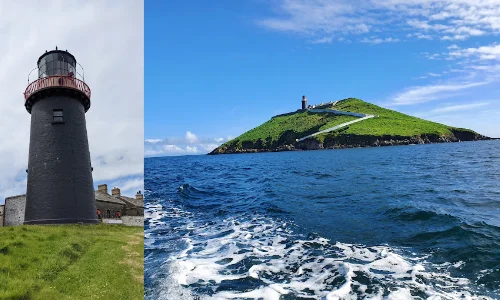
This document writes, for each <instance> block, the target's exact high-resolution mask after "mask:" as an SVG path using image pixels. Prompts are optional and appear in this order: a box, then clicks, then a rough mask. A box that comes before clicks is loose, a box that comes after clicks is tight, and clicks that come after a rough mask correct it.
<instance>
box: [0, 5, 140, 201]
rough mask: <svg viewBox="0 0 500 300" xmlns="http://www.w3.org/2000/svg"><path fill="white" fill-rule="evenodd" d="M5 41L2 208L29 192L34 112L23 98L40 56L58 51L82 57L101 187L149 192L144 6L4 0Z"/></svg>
mask: <svg viewBox="0 0 500 300" xmlns="http://www.w3.org/2000/svg"><path fill="white" fill-rule="evenodd" d="M0 36H1V41H2V42H1V47H0V70H2V72H1V73H0V99H2V100H1V101H2V106H1V108H0V118H1V119H2V126H1V127H0V139H1V140H2V141H3V142H2V143H1V144H0V153H1V154H2V155H1V156H0V170H1V171H0V204H2V203H3V202H4V198H5V197H8V196H12V195H18V194H24V193H25V192H26V171H25V170H26V169H27V166H28V147H29V134H30V114H29V113H28V112H27V111H26V109H25V107H24V97H23V93H24V90H25V89H26V87H27V85H28V74H29V73H30V71H31V70H32V69H33V68H35V67H36V62H37V60H38V57H39V56H40V55H42V54H43V53H44V52H45V50H53V49H55V47H56V46H58V48H59V49H62V50H68V51H69V52H70V53H72V54H73V55H74V56H75V57H76V59H77V62H79V63H80V64H81V65H82V66H83V68H84V70H85V81H86V83H87V84H88V85H89V87H90V89H91V91H92V98H91V101H92V105H91V107H90V110H89V111H88V112H87V114H86V119H87V132H88V138H89V144H90V154H91V160H92V165H93V167H94V171H93V178H94V183H95V184H96V185H97V184H99V183H107V184H108V185H110V186H117V187H120V188H121V189H122V193H123V194H125V195H131V196H133V195H135V193H136V192H137V191H138V190H142V189H143V172H144V171H143V169H144V162H143V151H144V143H143V142H142V141H143V140H144V131H143V130H144V125H143V112H144V81H143V78H144V44H143V39H144V8H143V3H142V2H141V1H134V0H127V1H69V2H68V1H62V0H60V1H50V2H43V1H29V2H26V1H1V2H0ZM79 71H80V69H79ZM35 73H36V71H34V72H33V73H32V74H31V77H30V80H31V81H33V80H35V79H36V77H37V75H36V74H35Z"/></svg>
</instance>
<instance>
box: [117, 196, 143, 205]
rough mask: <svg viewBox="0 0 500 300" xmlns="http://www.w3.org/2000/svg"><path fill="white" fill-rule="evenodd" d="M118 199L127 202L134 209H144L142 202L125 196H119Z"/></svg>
mask: <svg viewBox="0 0 500 300" xmlns="http://www.w3.org/2000/svg"><path fill="white" fill-rule="evenodd" d="M120 199H122V200H123V201H125V202H129V203H131V204H132V205H134V206H136V207H141V208H144V200H138V199H135V198H130V197H127V196H120Z"/></svg>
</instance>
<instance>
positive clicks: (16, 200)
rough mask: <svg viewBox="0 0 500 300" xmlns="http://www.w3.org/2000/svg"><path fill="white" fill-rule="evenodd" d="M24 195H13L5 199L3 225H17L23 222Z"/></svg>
mask: <svg viewBox="0 0 500 300" xmlns="http://www.w3.org/2000/svg"><path fill="white" fill-rule="evenodd" d="M25 208H26V195H20V196H13V197H8V198H6V199H5V211H4V226H18V225H23V223H24V210H25Z"/></svg>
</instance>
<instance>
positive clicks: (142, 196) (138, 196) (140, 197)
mask: <svg viewBox="0 0 500 300" xmlns="http://www.w3.org/2000/svg"><path fill="white" fill-rule="evenodd" d="M135 199H137V200H144V195H143V194H141V191H138V192H137V194H136V195H135Z"/></svg>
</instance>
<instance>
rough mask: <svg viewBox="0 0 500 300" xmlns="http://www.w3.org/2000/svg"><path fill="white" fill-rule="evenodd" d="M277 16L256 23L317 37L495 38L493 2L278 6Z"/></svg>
mask: <svg viewBox="0 0 500 300" xmlns="http://www.w3.org/2000/svg"><path fill="white" fill-rule="evenodd" d="M273 3H277V7H276V9H275V10H276V14H275V15H274V16H272V17H268V18H265V19H263V20H259V21H258V24H260V25H262V26H265V27H267V28H270V29H273V30H276V31H283V32H294V33H300V34H303V35H307V36H316V37H317V36H321V35H324V34H325V33H326V34H331V33H342V34H364V33H368V32H375V31H381V32H383V31H391V30H392V29H393V28H396V27H400V28H404V27H406V28H408V29H411V30H413V31H416V33H418V34H419V35H415V36H416V37H417V38H421V39H430V38H431V35H430V34H429V33H432V34H433V35H437V36H439V37H441V39H444V40H464V39H468V38H469V37H471V36H480V35H488V34H497V33H499V32H500V5H498V1H497V0H391V1H387V0H364V1H361V0H338V1H329V0H314V1H313V0H279V1H277V2H273Z"/></svg>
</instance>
